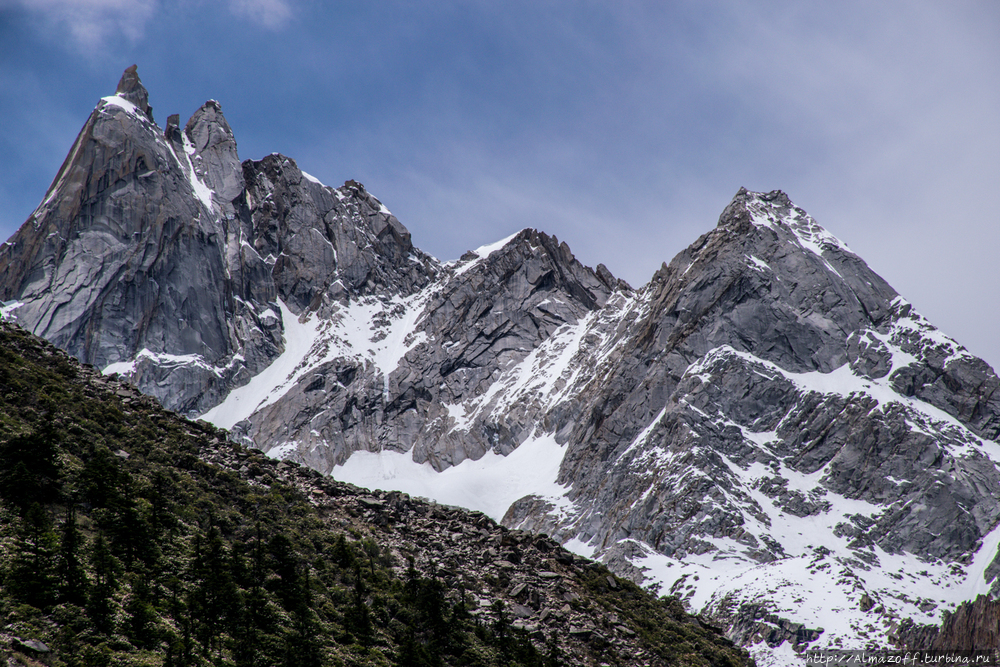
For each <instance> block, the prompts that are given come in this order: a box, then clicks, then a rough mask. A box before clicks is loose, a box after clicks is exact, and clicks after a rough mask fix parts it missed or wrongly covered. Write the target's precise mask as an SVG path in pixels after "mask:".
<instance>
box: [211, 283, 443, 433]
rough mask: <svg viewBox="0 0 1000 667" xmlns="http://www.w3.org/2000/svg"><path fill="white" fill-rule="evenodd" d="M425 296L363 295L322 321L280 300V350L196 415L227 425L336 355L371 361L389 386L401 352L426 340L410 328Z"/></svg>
mask: <svg viewBox="0 0 1000 667" xmlns="http://www.w3.org/2000/svg"><path fill="white" fill-rule="evenodd" d="M430 296H431V293H430V292H429V291H424V292H420V293H417V294H415V295H413V296H410V297H406V298H403V297H399V296H395V297H393V298H392V299H389V300H385V301H383V300H379V299H376V298H373V297H368V298H363V299H360V300H358V301H353V302H351V303H349V304H347V305H346V306H343V307H341V308H340V309H339V310H336V311H334V313H333V314H332V315H331V316H330V318H329V319H327V320H320V319H319V318H318V317H317V316H316V315H315V314H314V313H311V314H310V315H309V316H308V318H307V319H306V320H305V321H304V322H300V321H299V318H298V317H297V316H296V315H295V314H294V313H292V312H291V310H289V308H288V307H287V306H286V305H285V304H284V303H283V302H281V301H280V300H279V302H278V305H279V307H280V309H281V321H282V324H283V325H284V335H285V351H284V352H283V353H282V354H281V355H280V356H279V357H278V358H277V359H275V360H274V361H273V362H271V365H269V366H268V367H267V368H265V369H264V370H263V371H261V372H260V373H259V374H257V375H256V376H254V378H253V379H252V380H250V382H249V383H248V384H246V385H244V386H242V387H239V388H237V389H234V390H233V391H231V392H230V393H229V395H228V396H227V397H226V400H225V401H223V402H222V403H220V404H219V405H217V406H216V407H214V408H212V409H211V410H209V411H208V412H206V413H205V414H204V415H202V417H201V418H202V419H205V420H206V421H209V422H211V423H213V424H215V425H216V426H219V427H220V428H232V427H233V425H235V424H236V423H238V422H240V421H243V420H244V419H249V418H250V416H251V415H252V414H253V413H255V412H257V411H258V410H261V409H263V408H266V407H267V406H269V405H271V404H273V403H275V402H276V401H278V400H279V399H280V398H281V397H282V396H284V395H285V394H286V393H287V392H288V391H289V390H290V389H291V388H292V387H293V386H295V385H296V384H297V383H298V381H299V380H300V379H302V378H303V377H304V376H305V375H307V374H308V373H310V372H311V371H312V370H314V369H316V368H317V367H319V366H321V365H323V364H325V363H327V362H330V361H335V360H337V359H352V360H354V361H355V362H357V363H358V364H361V365H367V364H371V365H373V366H374V367H375V368H376V369H377V371H378V372H379V373H380V374H381V375H382V376H383V381H384V383H385V384H386V387H388V383H389V375H390V374H391V373H392V372H393V371H394V370H396V367H397V366H399V362H400V360H401V359H402V358H403V356H404V355H405V354H406V353H407V352H409V351H410V350H412V349H413V348H415V347H417V346H418V345H420V344H421V343H423V342H425V341H426V340H427V334H425V333H424V332H422V331H419V332H414V329H415V328H416V325H417V322H418V320H419V318H420V316H421V315H422V314H423V309H424V306H425V305H426V303H427V300H428V299H429V298H430Z"/></svg>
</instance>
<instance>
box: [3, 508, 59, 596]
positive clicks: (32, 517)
mask: <svg viewBox="0 0 1000 667" xmlns="http://www.w3.org/2000/svg"><path fill="white" fill-rule="evenodd" d="M57 546H58V538H57V537H56V532H55V528H54V527H53V525H52V518H51V517H50V516H49V513H48V512H47V511H45V510H44V509H42V506H41V505H39V504H38V503H37V502H36V503H32V504H31V505H30V506H29V507H28V509H27V511H26V512H25V513H24V517H23V518H22V519H21V520H20V521H19V522H18V528H17V534H16V540H15V543H14V554H13V558H12V562H11V567H10V571H9V572H8V573H7V588H8V590H9V591H10V592H11V593H12V594H13V595H14V596H15V597H17V598H18V599H20V600H21V601H22V602H25V603H27V604H30V605H32V606H33V607H37V608H39V609H46V608H48V607H50V606H51V605H52V604H53V603H54V602H55V600H56V593H57V590H58V578H57V574H56V571H57V561H56V553H57Z"/></svg>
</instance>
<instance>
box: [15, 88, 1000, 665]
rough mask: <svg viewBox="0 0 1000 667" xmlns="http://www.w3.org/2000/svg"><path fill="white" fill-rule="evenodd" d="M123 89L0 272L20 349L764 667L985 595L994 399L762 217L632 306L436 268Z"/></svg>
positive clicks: (372, 202) (306, 188)
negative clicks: (648, 592)
mask: <svg viewBox="0 0 1000 667" xmlns="http://www.w3.org/2000/svg"><path fill="white" fill-rule="evenodd" d="M134 74H135V73H134V71H132V72H131V74H130V72H129V71H127V72H126V75H125V76H124V77H123V79H122V83H121V84H120V86H119V91H120V92H119V94H118V95H117V96H113V97H111V98H104V100H102V101H101V103H99V105H98V108H97V109H95V111H94V113H93V114H92V116H91V118H90V119H89V120H88V122H87V124H86V126H85V127H84V130H83V131H82V132H81V135H80V138H79V139H78V140H77V142H76V144H75V145H74V147H73V149H72V151H71V152H70V156H69V157H68V158H67V161H66V164H65V165H64V166H63V168H62V170H60V173H59V175H58V176H57V178H56V180H55V182H54V184H53V186H52V188H51V189H50V192H49V193H48V194H47V196H46V198H45V200H44V201H43V203H42V205H41V206H40V207H39V209H38V210H37V211H36V212H35V213H34V214H33V215H32V216H31V218H29V220H28V222H26V223H25V225H24V227H22V229H21V230H20V231H19V232H18V233H17V234H16V235H15V237H14V238H12V239H11V241H10V242H9V243H8V244H6V245H4V246H3V247H2V248H0V273H2V278H0V298H2V299H3V300H4V301H5V302H6V305H5V307H4V310H5V312H7V313H8V314H11V315H13V316H16V317H17V319H18V320H19V321H20V322H21V323H22V324H24V325H25V326H27V327H28V328H31V329H32V330H33V331H35V332H36V333H39V334H41V335H44V336H45V337H47V338H49V339H50V340H52V341H53V342H55V343H56V344H57V345H59V346H61V347H64V348H65V349H67V350H69V351H70V352H71V353H72V354H74V355H76V356H78V357H80V358H81V359H83V360H84V361H88V362H90V363H93V364H95V365H97V366H98V367H100V368H102V369H105V370H106V372H112V371H116V372H119V373H123V374H125V375H127V376H128V377H129V378H130V379H131V381H132V382H134V383H136V384H137V385H138V386H139V387H140V388H141V389H142V390H143V391H145V392H147V393H151V394H153V395H154V396H157V397H158V398H159V399H160V400H162V401H163V402H164V403H165V404H166V405H168V406H169V407H172V408H176V409H180V410H184V411H191V412H194V413H198V414H202V415H203V417H204V418H205V419H207V420H209V421H212V422H213V423H215V424H217V425H219V426H223V427H225V428H229V429H231V432H232V434H233V437H234V438H237V439H241V440H244V441H246V442H249V443H253V444H255V445H256V446H258V447H260V448H262V449H265V450H267V451H268V452H269V453H270V454H271V455H272V456H273V457H275V458H282V459H289V460H292V461H296V462H300V463H304V464H306V465H308V466H310V467H312V468H315V469H316V470H319V471H320V472H323V473H329V474H331V475H332V476H334V477H335V478H338V479H343V480H347V481H352V482H355V483H359V484H362V485H366V486H369V487H371V488H383V489H400V490H403V491H406V492H409V493H412V494H418V495H424V496H431V497H434V498H437V499H438V500H441V501H442V502H447V503H451V504H456V505H464V506H467V507H471V508H473V509H478V510H481V511H484V512H486V513H487V514H489V515H491V516H493V517H494V518H496V519H500V518H502V519H503V521H504V523H505V524H506V525H508V526H510V527H518V528H522V529H527V530H531V531H541V532H546V533H548V534H550V535H552V536H553V537H555V538H556V539H557V540H558V541H559V542H560V543H563V544H565V545H567V546H569V547H570V548H572V549H574V550H576V551H577V552H579V553H582V554H585V555H592V556H594V557H597V558H600V559H602V560H604V561H605V562H606V563H608V565H609V566H610V567H611V568H612V569H613V570H615V571H616V572H617V573H619V574H621V575H624V576H628V577H630V578H632V579H634V580H636V581H642V582H644V583H645V584H646V585H652V586H660V587H661V590H662V591H663V592H667V591H670V592H673V593H675V594H677V595H679V596H680V597H682V598H683V599H685V600H686V602H687V604H688V605H689V606H690V607H691V608H693V609H696V610H704V611H705V613H708V614H710V615H712V616H713V617H714V618H716V619H717V620H719V621H720V622H723V623H725V624H726V625H727V627H729V628H730V630H731V632H732V633H733V636H734V637H738V638H740V640H741V641H743V642H744V643H746V644H751V645H756V646H758V649H759V651H760V656H762V660H761V661H762V662H764V663H765V664H766V660H765V658H767V656H768V655H772V656H773V655H776V654H775V653H774V652H773V651H772V649H776V647H778V646H780V645H782V643H783V642H787V643H785V644H784V645H785V646H786V647H787V646H789V645H794V646H795V647H797V648H798V649H801V648H802V647H803V646H805V645H809V646H848V647H860V646H863V645H870V646H885V645H888V642H889V639H888V635H889V633H890V631H891V630H892V629H893V628H895V627H897V626H898V623H899V622H900V621H901V620H902V619H904V618H907V617H912V618H913V619H914V620H915V621H916V622H919V623H931V622H935V621H936V620H937V619H938V617H939V616H940V613H941V611H943V610H948V609H953V608H955V606H956V605H957V604H958V603H960V602H962V601H963V600H967V599H972V598H974V597H975V596H976V595H977V594H979V593H984V592H986V591H988V590H989V589H990V588H991V586H993V584H994V581H995V578H996V576H997V575H998V574H1000V563H996V562H994V560H995V556H996V552H997V547H998V545H1000V529H998V521H1000V473H998V470H1000V468H998V464H1000V445H998V442H997V440H998V437H1000V393H998V392H997V388H998V386H1000V380H998V378H997V376H996V374H995V372H994V371H993V370H992V369H991V368H990V367H989V366H988V365H987V364H985V363H984V362H983V361H982V360H979V359H977V358H975V357H973V356H972V355H970V354H969V353H968V352H966V351H965V350H964V349H963V348H962V347H961V346H960V345H958V344H957V343H956V342H955V341H953V340H951V339H950V338H948V337H947V336H945V335H944V334H942V333H941V332H940V331H938V330H937V329H936V328H934V327H933V326H932V325H931V324H930V323H929V322H927V321H926V320H925V319H924V318H923V317H921V316H920V315H919V314H918V313H917V312H916V311H915V310H914V309H913V307H912V306H911V305H910V304H909V303H908V302H906V301H905V300H904V299H903V298H902V297H901V296H899V295H898V294H897V293H896V292H895V291H894V290H893V289H892V288H891V287H890V286H889V285H888V284H887V283H886V282H885V281H884V280H882V279H881V278H880V277H879V276H877V275H876V274H875V273H873V272H872V271H871V270H870V269H869V268H868V266H867V265H866V264H865V263H864V261H863V260H862V259H861V258H859V257H858V256H857V255H855V254H854V253H852V252H851V251H850V249H849V248H848V247H847V246H846V245H844V244H843V243H842V242H840V241H839V240H837V239H836V238H835V237H833V236H832V235H831V234H829V233H828V232H826V231H825V230H824V229H823V228H822V227H820V226H819V225H818V224H817V223H816V221H815V220H813V219H812V218H811V217H810V216H809V215H808V214H807V213H806V212H805V211H803V210H802V209H801V208H799V207H797V206H795V205H794V204H793V203H792V202H791V201H790V200H789V199H788V197H787V196H786V195H785V194H783V193H781V192H778V191H775V192H771V193H755V192H748V191H746V190H743V189H741V190H740V191H739V192H738V193H737V194H736V196H735V197H734V199H733V201H732V202H731V203H730V204H729V206H728V207H726V209H725V210H724V211H723V213H722V215H721V217H720V219H719V221H718V224H717V226H716V227H715V228H714V229H713V230H712V231H710V232H708V233H707V234H705V235H704V236H702V237H701V238H700V239H698V240H697V241H696V242H695V243H694V244H693V245H692V246H691V247H690V248H688V249H687V250H685V251H684V252H682V253H680V254H679V255H678V256H677V257H676V258H674V260H673V261H672V262H670V264H669V265H667V264H665V265H664V266H663V267H662V268H661V270H660V271H658V272H657V273H656V275H654V276H653V278H652V279H651V280H650V282H649V283H647V284H646V285H645V286H643V287H641V288H638V289H633V288H631V287H630V286H629V285H627V284H625V283H624V282H622V281H620V280H618V279H616V278H615V277H614V276H612V275H611V274H610V272H609V271H608V270H607V269H606V268H605V267H603V266H598V267H597V269H596V270H593V269H590V268H588V267H585V266H583V265H582V264H580V263H579V262H578V261H577V260H576V259H575V258H574V257H573V255H572V253H571V251H570V249H569V248H568V247H567V246H566V244H565V243H560V242H559V241H558V240H557V239H556V238H554V237H550V236H548V235H546V234H544V233H542V232H538V231H535V230H530V229H527V230H523V231H521V232H520V233H518V234H516V235H514V236H512V237H510V238H508V239H504V240H503V241H500V242H498V243H495V244H492V245H488V246H483V247H482V248H479V249H477V250H475V251H472V252H469V253H466V254H465V255H463V257H461V258H460V259H458V260H456V261H452V262H445V263H442V262H439V261H438V260H436V259H434V258H433V257H430V256H429V255H427V254H425V253H423V252H421V251H420V250H419V249H417V248H416V247H414V245H413V243H412V241H411V239H410V235H409V233H408V232H407V230H406V229H405V227H403V225H402V224H401V223H400V222H399V221H398V220H397V219H396V218H395V217H394V216H393V215H392V214H391V213H390V212H389V211H388V209H386V207H385V206H383V205H382V203H381V202H380V201H379V200H378V199H376V198H375V197H373V196H372V195H371V194H369V193H368V192H367V191H366V190H365V189H364V187H363V186H361V185H360V184H358V183H355V182H353V181H349V182H348V183H346V184H345V185H344V186H342V187H340V188H330V187H327V186H324V185H322V184H321V183H319V182H318V181H316V179H314V178H312V177H310V176H309V175H308V174H305V173H304V172H302V171H301V170H300V169H299V168H298V167H297V165H296V164H295V162H294V161H292V160H291V159H289V158H285V157H283V156H280V155H270V156H267V157H265V158H264V159H263V160H260V161H251V160H248V161H245V162H243V163H242V165H240V163H239V161H238V158H237V154H236V144H235V140H234V138H233V134H232V131H231V130H230V128H229V126H228V124H227V123H226V122H225V119H224V118H223V117H222V112H221V109H220V107H219V105H218V104H217V103H215V102H208V103H206V104H205V105H204V106H203V107H202V108H201V109H199V110H198V111H197V112H196V113H195V115H194V116H193V117H192V119H191V120H190V121H189V122H188V123H187V124H186V126H185V128H184V129H183V130H181V129H180V124H179V119H178V118H177V117H173V116H172V117H171V118H170V119H169V120H168V123H167V129H166V130H165V131H161V130H160V129H159V128H158V127H157V126H156V125H155V124H154V123H153V121H152V120H151V111H150V110H149V107H148V99H147V98H148V96H147V95H146V92H145V90H144V89H141V84H140V83H139V82H138V77H137V76H136V77H134V80H133V76H132V75H134ZM140 89H141V90H140ZM786 657H787V656H786ZM776 659H777V658H776ZM784 659H785V658H781V659H779V661H778V663H776V664H781V662H780V660H784Z"/></svg>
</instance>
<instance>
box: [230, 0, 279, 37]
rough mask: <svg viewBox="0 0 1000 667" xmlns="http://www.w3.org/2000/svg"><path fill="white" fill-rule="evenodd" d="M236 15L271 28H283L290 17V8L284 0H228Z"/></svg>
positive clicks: (231, 9)
mask: <svg viewBox="0 0 1000 667" xmlns="http://www.w3.org/2000/svg"><path fill="white" fill-rule="evenodd" d="M229 9H230V11H231V12H232V13H233V14H235V15H236V16H239V17H242V18H245V19H247V20H249V21H251V22H253V23H256V24H258V25H261V26H263V27H265V28H269V29H271V30H277V29H279V28H283V27H284V26H285V25H287V24H288V21H289V19H291V18H292V8H291V5H289V3H288V2H286V1H285V0H229Z"/></svg>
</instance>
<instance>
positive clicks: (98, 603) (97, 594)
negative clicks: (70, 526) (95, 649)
mask: <svg viewBox="0 0 1000 667" xmlns="http://www.w3.org/2000/svg"><path fill="white" fill-rule="evenodd" d="M90 562H91V568H92V569H93V572H94V582H93V585H92V586H91V587H90V594H89V596H88V599H87V615H88V616H90V620H91V621H93V623H94V627H95V628H97V631H98V632H101V633H104V634H111V633H112V632H113V631H114V610H115V605H114V596H115V592H116V591H117V590H118V575H119V574H120V573H121V563H119V562H118V559H117V558H115V556H114V554H113V553H111V548H110V547H109V546H108V542H107V540H105V539H104V535H103V534H102V533H98V534H97V539H95V540H94V546H93V549H92V550H91V555H90Z"/></svg>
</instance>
